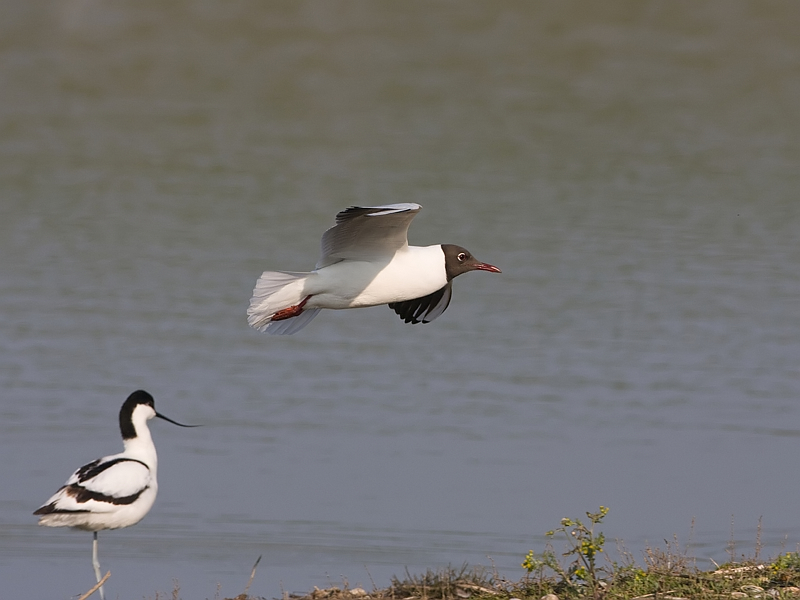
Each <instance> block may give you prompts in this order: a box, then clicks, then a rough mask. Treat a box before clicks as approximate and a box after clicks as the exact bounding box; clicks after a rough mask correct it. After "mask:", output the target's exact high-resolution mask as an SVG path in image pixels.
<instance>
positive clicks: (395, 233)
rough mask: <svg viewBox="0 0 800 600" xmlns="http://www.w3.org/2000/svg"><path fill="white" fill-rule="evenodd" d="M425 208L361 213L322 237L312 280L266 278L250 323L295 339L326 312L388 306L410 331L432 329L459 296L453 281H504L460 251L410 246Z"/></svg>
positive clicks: (305, 276) (347, 213)
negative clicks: (421, 326)
mask: <svg viewBox="0 0 800 600" xmlns="http://www.w3.org/2000/svg"><path fill="white" fill-rule="evenodd" d="M421 208H422V207H421V206H420V205H419V204H413V203H406V204H389V205H387V206H367V207H359V206H353V207H351V208H348V209H346V210H343V211H342V212H340V213H339V214H337V215H336V224H335V225H334V226H333V227H331V228H330V229H328V230H327V231H326V232H325V234H324V235H323V236H322V256H321V257H320V259H319V261H318V262H317V265H316V268H315V270H314V271H311V272H310V273H293V272H287V271H265V272H264V274H263V275H261V277H260V278H259V280H258V282H257V283H256V286H255V289H254V290H253V297H252V298H251V299H250V308H249V309H248V311H247V321H248V323H250V326H251V327H254V328H255V329H258V330H259V331H266V332H267V333H274V334H292V333H295V332H297V331H299V330H300V329H302V328H303V327H305V326H306V325H308V323H309V322H310V321H311V319H313V318H314V317H315V316H316V315H317V313H319V311H320V310H321V309H323V308H333V309H342V308H360V307H365V306H377V305H379V304H388V305H389V307H390V308H391V309H392V310H394V311H395V312H396V313H397V314H398V315H400V318H401V319H403V320H404V321H405V322H406V323H429V322H431V321H433V320H434V319H435V318H436V317H438V316H439V315H441V314H442V313H443V312H444V311H445V309H446V308H447V306H448V304H450V297H451V295H452V286H453V279H454V278H455V277H458V276H459V275H461V274H462V273H467V272H469V271H476V270H480V271H489V272H491V273H499V272H500V269H498V268H497V267H495V266H493V265H490V264H487V263H482V262H479V261H478V260H476V259H475V258H473V256H472V255H471V254H470V253H469V251H468V250H466V249H465V248H462V247H461V246H456V245H453V244H436V245H434V246H409V245H408V239H407V232H408V226H409V225H410V224H411V220H412V219H413V218H414V217H415V216H416V214H417V213H418V212H419V211H420V209H421Z"/></svg>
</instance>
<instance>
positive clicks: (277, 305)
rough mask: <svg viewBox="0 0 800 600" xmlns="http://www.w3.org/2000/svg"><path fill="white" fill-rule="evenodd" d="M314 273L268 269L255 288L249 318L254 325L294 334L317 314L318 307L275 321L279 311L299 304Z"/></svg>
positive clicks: (255, 327)
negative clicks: (308, 279)
mask: <svg viewBox="0 0 800 600" xmlns="http://www.w3.org/2000/svg"><path fill="white" fill-rule="evenodd" d="M309 275H312V273H289V272H286V271H264V273H262V275H261V277H259V278H258V281H257V282H256V287H255V288H254V289H253V297H252V298H250V308H248V309H247V322H248V323H249V324H250V327H252V328H254V329H258V330H259V331H266V332H267V333H272V334H276V335H291V334H292V333H295V332H297V331H300V330H301V329H302V328H303V327H305V326H306V325H308V324H309V323H310V322H311V319H313V318H314V317H316V316H317V313H318V312H319V311H320V309H318V308H311V309H308V310H304V311H303V312H301V313H300V314H299V315H297V316H296V317H291V318H289V319H283V320H281V321H273V320H272V317H273V316H275V313H277V312H278V311H281V310H284V309H287V308H290V307H292V306H296V305H297V304H300V302H302V300H303V298H305V297H306V296H307V295H308V294H306V293H305V292H304V288H305V282H306V279H307V278H308V276H309Z"/></svg>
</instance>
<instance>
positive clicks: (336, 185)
mask: <svg viewBox="0 0 800 600" xmlns="http://www.w3.org/2000/svg"><path fill="white" fill-rule="evenodd" d="M799 19H800V6H798V5H795V4H785V3H777V2H776V3H772V2H765V3H764V2H762V3H755V2H752V3H750V2H737V1H734V2H727V1H726V2H723V1H719V2H708V3H705V4H703V5H701V6H698V5H695V4H694V3H689V2H671V3H669V4H668V5H667V4H665V3H649V2H613V3H605V4H603V5H596V4H593V5H587V4H583V3H581V4H578V3H569V2H567V3H564V2H559V3H555V2H553V3H535V4H531V3H527V2H512V1H509V2H504V3H492V4H487V3H478V2H460V3H458V4H457V5H456V4H455V3H446V2H442V3H434V4H431V3H427V2H406V3H402V4H398V3H389V2H370V3H367V2H356V1H353V2H345V1H338V0H337V1H332V2H292V3H289V2H274V3H269V4H263V3H223V4H216V3H210V2H192V3H190V2H175V3H170V4H169V5H164V4H163V3H158V2H151V1H149V0H147V1H144V2H119V3H115V4H113V5H108V4H102V3H99V2H94V1H92V0H83V1H81V0H76V1H72V2H44V1H42V2H28V3H12V2H5V3H3V4H2V6H1V7H0V90H1V91H0V253H1V254H2V256H3V260H2V261H0V311H2V317H3V318H2V319H1V320H0V357H1V358H0V382H2V390H3V393H2V402H0V451H1V452H2V461H0V480H2V483H3V486H2V488H3V491H2V493H0V515H1V517H0V589H2V592H0V593H2V596H3V597H7V598H20V597H23V596H24V597H27V598H65V599H66V598H69V597H70V596H75V595H76V594H79V593H81V592H83V591H85V590H86V589H88V587H90V585H91V584H92V582H93V574H92V571H91V566H90V551H91V545H90V542H91V536H90V535H89V534H87V533H81V532H73V531H69V530H52V529H44V528H39V527H37V525H36V522H35V518H34V517H33V516H32V515H31V512H32V511H33V510H34V509H35V508H36V507H37V506H39V504H41V503H42V502H43V501H44V500H46V499H47V498H48V497H49V495H50V494H51V493H52V492H54V491H55V489H56V488H57V487H58V486H59V485H60V484H61V483H62V482H63V481H64V480H65V479H66V477H67V476H68V475H69V473H70V472H71V471H72V470H73V469H74V468H76V467H77V466H79V465H80V464H82V463H83V462H86V461H88V460H91V459H93V458H95V457H97V456H101V455H104V454H110V453H113V452H117V451H119V449H120V448H121V444H120V440H119V434H118V432H117V428H116V418H117V412H118V410H119V407H120V405H121V403H122V401H123V400H124V399H125V397H126V396H127V395H128V394H129V393H130V392H131V391H132V390H134V389H137V388H140V387H141V388H144V389H147V390H148V391H150V392H151V393H153V395H154V396H155V398H156V401H157V405H158V408H159V410H160V411H161V412H164V413H165V414H167V415H169V416H171V417H172V418H175V419H177V420H180V421H183V422H195V423H203V424H204V427H203V429H199V430H182V429H178V428H174V427H171V426H170V425H168V424H166V423H163V422H156V423H152V430H153V433H154V437H155V440H156V443H157V446H158V450H159V456H160V465H159V471H160V472H159V476H160V490H159V497H158V500H157V501H156V504H155V506H154V508H153V509H152V511H151V512H150V514H149V515H148V516H147V517H146V518H145V519H144V520H143V521H142V522H141V523H140V524H139V525H137V526H136V527H133V528H130V529H127V530H122V531H115V532H106V533H101V535H100V540H101V543H100V558H101V564H102V566H103V568H104V569H110V570H111V572H112V577H111V579H110V581H109V583H108V584H107V594H108V596H109V597H110V598H153V597H155V595H156V593H157V592H160V593H162V594H168V593H169V592H171V590H172V588H173V585H174V583H173V582H174V581H176V580H177V582H178V584H179V585H180V588H181V591H182V592H181V595H182V597H184V598H213V597H214V596H215V594H217V593H218V589H219V593H220V594H221V595H222V596H223V597H225V596H233V595H236V594H238V593H240V592H241V591H242V589H243V587H244V585H245V583H246V582H247V579H248V576H249V574H250V569H251V567H252V565H253V562H254V561H255V559H256V557H257V556H259V555H261V554H263V556H264V558H263V560H262V562H261V565H260V566H259V570H258V573H257V576H256V579H255V582H254V583H253V586H252V588H251V590H250V591H251V593H254V594H256V595H260V596H266V597H276V596H279V595H280V593H281V591H282V590H285V591H308V590H309V589H311V587H312V586H314V585H318V586H325V585H329V584H334V583H341V581H342V578H346V579H347V581H348V582H349V583H350V585H363V586H365V587H370V586H371V585H372V582H373V581H374V583H375V584H376V585H379V586H383V585H387V584H388V583H389V581H390V577H391V576H392V575H393V574H397V575H401V576H402V575H403V572H404V570H405V568H406V567H408V569H409V571H411V572H412V573H413V572H420V571H424V570H425V569H426V568H429V567H430V568H436V567H440V566H445V565H447V564H454V565H460V564H462V563H463V562H465V561H468V562H469V563H472V564H483V565H489V564H491V562H494V564H496V565H497V567H498V569H499V570H500V572H501V574H502V575H504V576H506V577H508V578H509V579H518V578H520V577H522V575H523V571H522V569H521V568H520V566H519V563H520V562H521V560H522V558H523V557H524V555H525V553H526V552H527V551H528V550H529V549H531V548H533V549H536V550H541V549H543V545H544V538H543V535H542V534H543V533H544V532H545V531H547V530H548V529H551V528H552V527H554V526H555V525H557V523H558V521H559V519H561V518H562V517H565V516H580V515H581V514H583V511H586V510H593V509H596V508H597V506H598V505H600V504H604V505H607V506H609V507H610V508H611V512H610V514H609V516H608V518H607V521H606V523H605V526H604V528H603V530H604V532H605V533H606V535H607V536H608V537H609V538H621V539H622V540H624V541H625V544H626V546H627V548H628V549H629V550H631V551H632V552H633V554H634V556H635V557H636V558H637V559H641V553H642V550H643V549H644V548H645V547H646V546H647V545H648V544H651V545H661V544H663V540H664V539H665V538H666V539H672V537H673V535H677V536H678V539H679V540H680V542H681V543H682V544H688V545H689V547H690V553H691V554H692V555H693V556H696V557H697V558H698V560H699V561H700V563H701V566H705V565H707V564H709V563H708V562H707V561H708V560H709V559H711V558H713V559H715V560H717V561H722V560H726V559H727V558H728V555H727V554H726V550H725V549H726V545H728V544H729V542H730V541H731V540H733V541H734V542H735V543H736V548H735V550H734V552H736V553H738V554H742V553H744V554H752V553H753V552H754V547H755V539H756V528H757V525H758V521H759V518H763V519H762V523H763V532H762V542H763V543H764V545H765V550H764V554H767V555H769V554H772V555H774V554H775V553H777V552H779V551H781V550H782V549H787V550H794V549H795V548H796V546H797V544H798V543H800V520H798V511H797V493H798V483H797V481H798V478H797V473H796V465H795V463H796V460H794V457H795V455H796V452H797V448H798V445H800V407H798V397H799V396H800V366H799V365H800V310H798V308H800V302H798V298H799V297H800V244H798V240H799V239H800V202H798V189H800V169H798V165H800V143H799V142H798V140H800V101H798V100H799V99H800V38H798V37H797V35H796V30H797V27H796V25H797V23H798V20H799ZM398 201H416V202H419V203H421V204H422V205H423V206H424V207H425V209H424V210H423V212H422V213H421V214H420V215H419V217H418V218H417V220H416V222H415V223H414V224H413V226H412V229H411V235H410V237H411V242H412V243H416V244H420V245H424V244H431V243H438V242H453V243H459V244H462V245H465V246H467V247H468V248H469V249H470V250H472V251H473V252H474V253H475V255H476V256H478V257H479V258H481V259H482V260H485V261H488V262H491V263H493V264H497V265H499V266H500V267H501V268H502V269H503V274H502V275H497V276H491V275H487V274H482V273H479V274H472V275H468V276H465V277H463V278H459V280H458V281H457V282H456V285H455V294H454V299H453V303H452V304H451V306H450V308H449V309H448V311H447V312H446V313H445V315H444V316H442V317H441V318H440V319H439V320H437V321H436V322H435V323H433V324H431V325H428V326H409V325H404V324H402V323H401V322H400V320H399V319H398V318H397V317H396V316H395V315H394V314H393V313H392V312H391V311H390V310H389V309H388V308H386V307H377V308H373V309H364V310H359V311H357V312H356V311H342V312H328V313H327V314H325V313H323V314H322V315H321V316H319V317H318V318H317V319H316V320H315V321H314V322H313V323H312V324H311V325H310V326H309V327H308V328H307V329H305V330H303V331H302V332H301V333H300V334H298V335H296V336H293V337H289V338H275V337H269V336H265V335H262V334H258V333H257V332H255V331H253V330H251V329H249V328H248V327H247V323H246V318H245V310H246V307H247V303H248V300H249V298H250V292H251V291H252V287H253V285H254V283H255V280H256V278H257V277H258V275H259V274H260V273H261V271H262V270H264V269H267V268H281V269H288V270H305V269H308V268H310V267H311V266H312V265H313V264H314V262H315V261H316V258H317V252H318V243H319V238H320V236H321V233H322V231H323V230H324V229H325V228H327V227H328V226H330V225H331V224H332V222H333V215H334V214H335V213H336V211H338V210H340V209H342V208H344V207H346V206H348V205H351V204H381V203H388V202H398ZM693 522H694V527H693V528H692V523H693ZM612 558H616V557H615V556H614V554H613V549H612ZM218 586H219V588H218Z"/></svg>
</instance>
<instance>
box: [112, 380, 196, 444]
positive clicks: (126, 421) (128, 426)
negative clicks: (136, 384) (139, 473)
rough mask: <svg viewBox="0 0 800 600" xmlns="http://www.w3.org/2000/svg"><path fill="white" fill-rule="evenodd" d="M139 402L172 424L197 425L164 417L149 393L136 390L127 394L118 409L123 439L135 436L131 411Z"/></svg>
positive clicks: (130, 438) (181, 425)
mask: <svg viewBox="0 0 800 600" xmlns="http://www.w3.org/2000/svg"><path fill="white" fill-rule="evenodd" d="M140 404H145V405H147V406H149V407H150V408H152V409H153V412H154V413H155V416H157V417H158V418H159V419H164V420H165V421H169V422H170V423H172V424H173V425H178V426H180V427H197V425H184V424H183V423H178V422H177V421H173V420H172V419H170V418H169V417H165V416H164V415H162V414H161V413H159V412H158V411H156V403H155V400H153V397H152V396H151V395H150V394H148V393H147V392H145V391H144V390H136V391H135V392H133V393H132V394H131V395H130V396H128V399H127V400H125V403H124V404H123V405H122V408H121V409H120V411H119V429H120V431H121V432H122V439H123V440H132V439H133V438H135V437H136V428H135V427H134V426H133V411H134V410H136V407H137V406H139V405H140Z"/></svg>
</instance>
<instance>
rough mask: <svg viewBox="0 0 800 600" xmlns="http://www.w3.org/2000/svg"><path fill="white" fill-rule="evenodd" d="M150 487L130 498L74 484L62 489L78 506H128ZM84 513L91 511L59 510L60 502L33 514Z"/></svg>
mask: <svg viewBox="0 0 800 600" xmlns="http://www.w3.org/2000/svg"><path fill="white" fill-rule="evenodd" d="M149 487H150V486H149V485H148V486H145V487H143V488H142V489H140V490H139V491H138V492H136V493H135V494H130V495H129V496H111V495H108V494H102V493H100V492H95V491H92V490H87V489H86V488H85V487H83V486H80V485H76V484H72V485H69V486H66V487H64V488H62V489H63V490H64V494H65V495H67V496H71V497H72V498H73V499H74V500H75V502H76V503H78V504H86V503H87V502H89V501H91V500H94V501H95V502H105V503H106V504H114V505H115V506H124V505H127V504H133V503H134V502H136V500H138V498H139V496H141V495H142V494H143V493H144V492H145V491H146V490H147V489H148V488H149ZM84 512H91V510H90V509H88V508H86V509H83V508H81V509H69V508H58V501H55V502H51V503H50V504H47V505H45V506H42V507H41V508H38V509H36V511H35V512H34V513H33V514H34V515H49V514H68V513H84Z"/></svg>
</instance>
